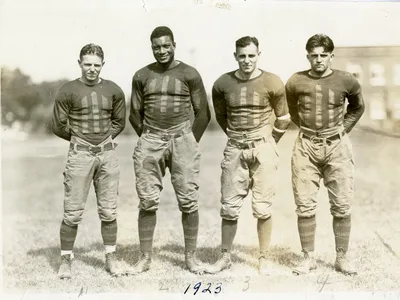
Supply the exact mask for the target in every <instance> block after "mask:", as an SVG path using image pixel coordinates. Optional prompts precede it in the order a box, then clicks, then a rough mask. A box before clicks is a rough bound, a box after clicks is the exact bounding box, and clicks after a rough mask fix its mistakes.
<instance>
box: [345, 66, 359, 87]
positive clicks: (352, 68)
mask: <svg viewBox="0 0 400 300" xmlns="http://www.w3.org/2000/svg"><path fill="white" fill-rule="evenodd" d="M346 70H347V72H350V73H351V74H353V75H354V77H355V78H357V80H358V82H359V83H360V84H362V81H363V71H362V68H361V66H360V64H358V63H355V62H349V63H347V66H346Z"/></svg>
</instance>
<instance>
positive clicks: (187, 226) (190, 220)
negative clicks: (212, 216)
mask: <svg viewBox="0 0 400 300" xmlns="http://www.w3.org/2000/svg"><path fill="white" fill-rule="evenodd" d="M182 226H183V235H184V238H185V251H193V250H196V245H197V235H198V231H199V212H198V211H195V212H192V213H189V214H188V213H184V212H182Z"/></svg>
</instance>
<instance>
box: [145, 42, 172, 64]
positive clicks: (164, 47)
mask: <svg viewBox="0 0 400 300" xmlns="http://www.w3.org/2000/svg"><path fill="white" fill-rule="evenodd" d="M151 49H152V50H153V55H154V58H155V59H156V61H157V62H158V63H159V64H169V63H170V62H172V61H173V60H174V56H175V43H174V42H173V41H172V39H171V37H170V36H162V37H159V38H154V39H153V40H152V41H151Z"/></svg>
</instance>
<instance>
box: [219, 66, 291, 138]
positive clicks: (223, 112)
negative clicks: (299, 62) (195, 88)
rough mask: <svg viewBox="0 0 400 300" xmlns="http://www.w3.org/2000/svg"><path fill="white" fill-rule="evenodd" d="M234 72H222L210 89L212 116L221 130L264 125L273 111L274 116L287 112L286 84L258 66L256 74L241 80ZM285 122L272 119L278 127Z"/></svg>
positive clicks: (243, 128)
mask: <svg viewBox="0 0 400 300" xmlns="http://www.w3.org/2000/svg"><path fill="white" fill-rule="evenodd" d="M235 72H236V71H232V72H229V73H226V74H223V75H222V76H221V77H219V78H218V80H217V81H216V82H215V83H214V86H213V89H212V98H213V104H214V110H215V116H216V118H217V121H218V123H219V124H220V125H221V127H222V128H223V129H224V130H225V128H229V129H230V130H235V131H242V130H253V129H257V128H260V127H263V126H265V125H268V124H270V122H271V114H272V111H274V113H275V116H276V117H277V118H278V117H283V116H286V115H288V113H289V111H288V106H287V102H286V97H285V86H284V84H283V82H282V81H281V79H280V78H279V77H278V76H277V75H275V74H272V73H269V72H266V71H263V70H261V74H260V75H259V76H257V77H256V78H253V79H250V80H241V79H239V78H237V77H236V76H235ZM287 125H288V124H286V123H284V122H279V121H278V120H277V121H276V122H275V127H276V128H277V129H281V130H285V129H286V127H287ZM224 127H225V128H224ZM280 127H282V128H280Z"/></svg>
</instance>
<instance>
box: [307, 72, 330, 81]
mask: <svg viewBox="0 0 400 300" xmlns="http://www.w3.org/2000/svg"><path fill="white" fill-rule="evenodd" d="M331 71H332V72H331V73H329V74H328V75H326V76H320V77H318V76H313V75H311V74H310V70H308V71H307V73H306V74H307V76H308V77H309V78H312V79H315V80H318V79H325V78H328V77H331V76H332V75H333V74H334V73H335V70H334V69H331Z"/></svg>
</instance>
